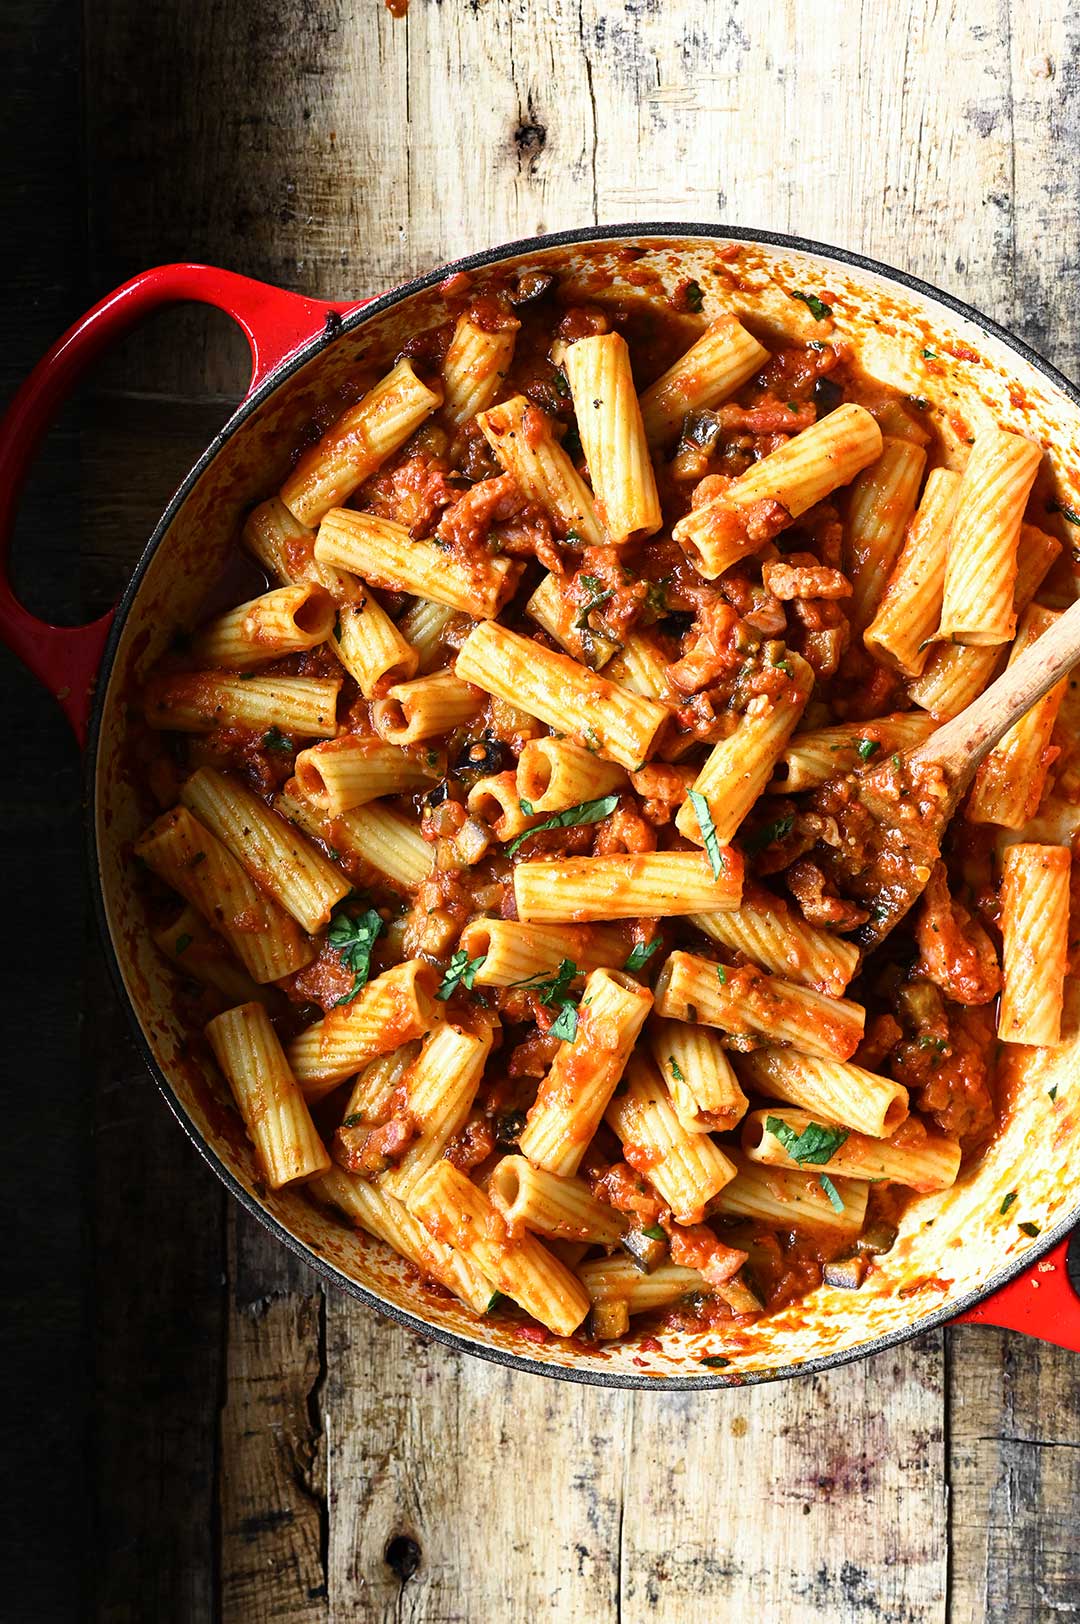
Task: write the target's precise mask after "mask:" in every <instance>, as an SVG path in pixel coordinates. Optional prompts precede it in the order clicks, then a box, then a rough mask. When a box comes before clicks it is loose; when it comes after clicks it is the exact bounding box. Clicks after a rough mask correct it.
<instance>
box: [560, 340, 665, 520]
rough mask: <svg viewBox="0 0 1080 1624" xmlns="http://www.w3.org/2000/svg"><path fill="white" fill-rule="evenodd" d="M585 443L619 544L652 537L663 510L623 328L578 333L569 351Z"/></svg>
mask: <svg viewBox="0 0 1080 1624" xmlns="http://www.w3.org/2000/svg"><path fill="white" fill-rule="evenodd" d="M564 364H565V368H566V376H567V378H568V379H569V382H570V393H571V394H572V396H573V399H574V415H575V417H576V418H577V425H578V432H579V434H580V435H581V446H582V450H583V451H584V453H585V462H586V466H587V467H588V470H589V475H590V477H591V479H592V488H593V497H594V500H595V503H596V511H597V516H598V517H599V519H600V523H601V524H602V525H603V527H604V530H605V531H606V532H607V535H608V539H609V540H610V541H611V542H612V544H613V545H614V546H616V547H617V546H619V544H620V543H621V542H624V541H628V540H629V539H630V537H631V536H635V535H636V536H638V537H639V538H640V537H644V536H651V535H652V534H653V533H654V532H655V531H657V530H659V528H660V525H661V522H662V518H663V515H662V514H661V512H660V498H659V496H658V495H657V491H656V478H655V476H654V474H653V465H652V458H651V457H650V455H649V447H648V443H647V441H646V439H645V428H644V425H643V423H642V420H641V408H640V406H639V405H638V398H637V391H636V390H635V388H634V376H633V373H632V372H631V370H630V351H629V348H628V347H627V343H626V340H625V338H623V336H622V334H621V333H596V334H593V335H592V336H590V337H588V338H579V339H578V340H577V342H576V343H575V344H571V345H570V346H569V348H568V349H567V351H566V359H565V363H564Z"/></svg>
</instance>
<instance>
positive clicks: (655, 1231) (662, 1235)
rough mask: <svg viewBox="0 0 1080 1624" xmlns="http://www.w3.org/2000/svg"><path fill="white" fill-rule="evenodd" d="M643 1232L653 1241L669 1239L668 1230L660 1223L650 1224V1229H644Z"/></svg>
mask: <svg viewBox="0 0 1080 1624" xmlns="http://www.w3.org/2000/svg"><path fill="white" fill-rule="evenodd" d="M641 1233H642V1234H643V1235H646V1236H648V1238H649V1240H651V1241H666V1240H667V1231H666V1230H665V1229H662V1228H661V1227H660V1225H659V1224H650V1225H649V1227H648V1229H643V1230H642V1231H641Z"/></svg>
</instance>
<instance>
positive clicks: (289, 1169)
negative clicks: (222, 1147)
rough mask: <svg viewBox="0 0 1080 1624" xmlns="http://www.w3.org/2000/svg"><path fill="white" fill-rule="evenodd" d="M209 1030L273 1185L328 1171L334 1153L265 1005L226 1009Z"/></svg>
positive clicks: (238, 1106)
mask: <svg viewBox="0 0 1080 1624" xmlns="http://www.w3.org/2000/svg"><path fill="white" fill-rule="evenodd" d="M206 1035H207V1037H208V1038H209V1039H210V1046H211V1048H212V1049H213V1051H214V1055H215V1057H216V1059H217V1063H218V1065H219V1066H220V1067H221V1069H222V1071H223V1072H224V1074H225V1078H226V1080H227V1082H228V1084H229V1087H230V1088H231V1090H232V1095H233V1099H234V1100H235V1101H236V1105H237V1109H238V1110H239V1112H240V1115H241V1116H242V1117H243V1119H244V1127H245V1128H246V1129H247V1132H248V1138H249V1139H250V1140H251V1142H252V1144H253V1145H254V1146H255V1153H256V1155H257V1156H258V1158H259V1166H260V1167H261V1168H262V1171H263V1175H264V1176H265V1178H266V1182H267V1184H269V1186H270V1188H271V1189H272V1190H280V1189H281V1187H282V1185H285V1184H295V1183H296V1182H297V1180H298V1179H308V1178H311V1177H312V1175H313V1174H315V1173H325V1172H326V1171H327V1170H328V1169H329V1166H330V1157H329V1156H328V1155H327V1153H326V1147H325V1145H324V1144H323V1142H322V1140H321V1139H320V1138H319V1135H318V1134H317V1133H316V1131H315V1124H314V1123H313V1122H312V1120H311V1113H310V1111H309V1110H308V1108H307V1103H306V1101H305V1099H304V1096H303V1095H302V1094H301V1092H300V1090H299V1089H298V1088H297V1086H296V1083H295V1081H294V1080H293V1075H292V1072H291V1071H290V1070H289V1065H288V1062H287V1060H286V1059H285V1055H284V1053H283V1052H282V1048H281V1044H280V1043H279V1042H278V1040H277V1034H276V1033H275V1031H274V1028H273V1027H272V1026H271V1025H270V1017H269V1016H268V1015H267V1013H266V1011H265V1009H264V1008H263V1007H262V1005H261V1004H240V1005H238V1006H237V1008H236V1009H228V1010H226V1011H225V1013H224V1014H223V1015H218V1016H216V1017H215V1019H214V1020H212V1021H210V1022H209V1024H208V1025H207V1027H206Z"/></svg>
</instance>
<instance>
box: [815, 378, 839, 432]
mask: <svg viewBox="0 0 1080 1624" xmlns="http://www.w3.org/2000/svg"><path fill="white" fill-rule="evenodd" d="M843 398H844V391H843V390H842V389H841V387H840V385H839V384H838V383H835V382H834V381H833V379H832V378H819V379H818V380H817V382H816V383H815V385H814V405H815V406H816V407H817V415H818V422H820V421H821V419H822V418H823V417H828V415H829V413H830V412H835V410H836V408H837V407H838V406H839V405H840V404H841V402H842V401H843Z"/></svg>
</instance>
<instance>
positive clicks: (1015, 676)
mask: <svg viewBox="0 0 1080 1624" xmlns="http://www.w3.org/2000/svg"><path fill="white" fill-rule="evenodd" d="M1078 660H1080V599H1078V600H1077V602H1076V603H1074V604H1073V605H1072V606H1071V607H1070V608H1069V609H1067V610H1066V611H1065V613H1064V614H1063V615H1062V617H1061V619H1060V620H1058V621H1055V623H1054V625H1053V626H1051V627H1050V629H1049V631H1046V632H1044V633H1043V635H1042V636H1041V637H1039V638H1036V640H1035V642H1034V643H1032V644H1030V645H1029V647H1028V648H1026V649H1025V650H1024V652H1023V654H1021V655H1020V657H1019V659H1017V660H1014V661H1013V663H1012V665H1010V666H1009V668H1008V670H1007V671H1003V672H1002V674H1001V676H1000V677H999V678H998V679H997V681H996V682H992V683H991V684H990V686H989V688H987V690H986V692H985V693H984V694H980V695H979V697H978V699H976V700H975V701H974V702H973V703H972V704H970V705H969V706H968V707H967V709H966V710H962V711H961V712H960V714H959V716H954V717H953V719H952V721H951V722H946V723H945V725H944V727H939V728H938V729H937V731H936V732H935V733H931V735H930V737H929V738H928V739H927V741H926V743H925V744H921V745H920V746H919V747H918V749H917V750H913V751H912V752H911V757H910V759H911V761H912V762H916V763H925V762H934V763H936V764H938V765H939V766H941V767H942V768H943V770H944V772H945V774H946V776H947V777H948V779H949V781H950V782H951V784H952V785H953V787H954V788H955V789H962V788H963V786H964V785H965V784H966V783H967V782H968V780H969V779H970V778H971V776H972V775H973V773H974V772H975V769H976V767H977V766H978V765H979V763H980V761H982V759H983V757H984V756H986V755H988V754H989V752H990V751H991V750H992V749H993V748H994V746H995V744H997V742H998V740H999V739H1000V738H1001V737H1002V735H1003V734H1004V733H1007V732H1008V730H1009V728H1010V727H1012V725H1013V723H1014V722H1018V721H1019V720H1020V718H1021V716H1023V715H1024V714H1025V713H1026V712H1027V711H1029V710H1030V709H1031V707H1032V705H1034V703H1035V701H1036V700H1037V699H1041V698H1042V696H1043V694H1045V693H1046V691H1047V689H1048V688H1052V687H1053V686H1054V684H1055V682H1059V681H1060V680H1061V678H1062V677H1063V676H1065V674H1066V673H1067V672H1068V671H1069V670H1070V669H1071V668H1072V667H1073V666H1074V665H1075V664H1076V663H1077V661H1078Z"/></svg>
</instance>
